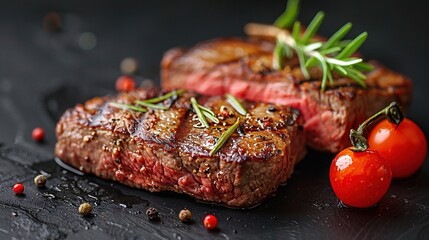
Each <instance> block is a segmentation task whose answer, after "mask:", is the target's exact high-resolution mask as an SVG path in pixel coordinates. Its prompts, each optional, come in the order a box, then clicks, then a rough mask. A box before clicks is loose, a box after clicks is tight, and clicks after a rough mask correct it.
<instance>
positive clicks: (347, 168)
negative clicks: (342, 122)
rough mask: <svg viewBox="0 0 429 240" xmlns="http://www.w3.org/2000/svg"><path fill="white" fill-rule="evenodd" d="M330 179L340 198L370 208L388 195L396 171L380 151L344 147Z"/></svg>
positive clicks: (333, 163) (354, 205) (334, 163)
mask: <svg viewBox="0 0 429 240" xmlns="http://www.w3.org/2000/svg"><path fill="white" fill-rule="evenodd" d="M329 178H330V180H331V186H332V189H333V190H334V192H335V194H336V195H337V197H338V198H339V199H340V200H341V201H342V202H343V203H344V204H346V205H347V206H351V207H358V208H366V207H371V206H373V205H375V204H376V203H377V202H379V201H380V200H381V198H383V196H384V195H385V194H386V192H387V190H388V188H389V186H390V182H391V180H392V171H391V170H390V168H389V166H388V164H387V163H386V161H385V159H384V158H383V157H382V156H381V155H380V153H378V152H377V151H374V150H371V149H367V150H365V151H363V152H354V151H352V150H351V149H349V148H346V149H344V150H343V151H341V152H340V153H338V155H337V156H336V157H335V158H334V160H333V161H332V164H331V168H330V172H329Z"/></svg>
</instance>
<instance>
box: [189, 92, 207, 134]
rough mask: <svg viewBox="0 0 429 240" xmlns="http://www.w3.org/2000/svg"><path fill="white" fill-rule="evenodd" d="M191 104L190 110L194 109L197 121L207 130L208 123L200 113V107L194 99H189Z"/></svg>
mask: <svg viewBox="0 0 429 240" xmlns="http://www.w3.org/2000/svg"><path fill="white" fill-rule="evenodd" d="M191 104H192V108H193V109H194V111H195V113H196V114H197V116H198V120H199V121H200V123H201V124H202V125H203V126H204V127H205V128H208V127H209V123H208V122H207V120H206V117H205V115H204V114H203V113H202V110H201V108H200V107H201V106H200V105H199V104H198V102H197V100H196V99H195V98H194V97H191Z"/></svg>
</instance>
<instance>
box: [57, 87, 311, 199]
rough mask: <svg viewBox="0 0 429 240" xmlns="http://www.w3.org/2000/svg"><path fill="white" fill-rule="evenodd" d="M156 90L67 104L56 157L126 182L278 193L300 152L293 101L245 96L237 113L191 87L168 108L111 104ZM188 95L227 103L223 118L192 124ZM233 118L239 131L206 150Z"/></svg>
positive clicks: (253, 195) (157, 187)
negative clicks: (204, 125)
mask: <svg viewBox="0 0 429 240" xmlns="http://www.w3.org/2000/svg"><path fill="white" fill-rule="evenodd" d="M159 94H160V93H159V92H158V91H157V90H143V89H138V90H136V91H133V92H130V93H123V94H119V95H117V96H113V97H99V98H94V99H91V100H89V101H87V102H86V103H84V104H78V105H77V106H76V107H74V108H73V109H69V110H67V111H66V112H65V113H64V115H63V116H62V117H61V119H60V121H59V122H58V124H57V128H56V133H57V139H58V142H57V145H56V149H55V154H56V156H57V157H59V158H60V159H62V160H63V161H65V162H66V163H68V164H70V165H71V166H74V167H76V168H78V169H80V170H81V171H83V172H86V173H93V174H95V175H97V176H99V177H102V178H105V179H111V180H115V181H119V182H121V183H123V184H126V185H129V186H133V187H138V188H144V189H147V190H149V191H163V190H169V191H175V192H179V193H185V194H188V195H191V196H193V197H195V198H197V199H200V200H204V201H210V202H216V203H220V204H225V205H227V206H232V207H250V206H253V205H255V204H258V203H260V202H261V201H262V200H263V199H265V198H266V197H268V196H270V195H271V194H272V193H273V192H274V191H276V189H277V187H278V186H279V185H280V184H281V183H284V182H285V181H286V180H287V179H288V178H289V177H290V176H291V174H292V172H293V167H294V165H295V164H296V162H297V161H298V160H299V159H301V158H302V157H303V155H304V153H305V144H304V136H303V130H302V126H301V120H300V118H299V112H298V111H297V110H295V109H293V108H291V107H285V106H281V105H269V104H264V103H254V102H243V104H244V106H245V107H246V109H247V110H248V112H249V114H248V115H247V116H241V115H238V113H237V112H235V111H234V110H233V108H232V107H231V106H230V105H229V104H228V103H227V101H226V100H225V99H224V98H223V97H204V96H198V95H196V94H195V93H192V92H185V93H184V94H182V95H181V96H180V97H179V98H178V99H177V100H171V99H170V100H166V101H165V102H164V104H171V107H170V109H168V110H149V111H148V112H146V113H140V112H135V111H131V110H123V109H118V108H115V107H112V106H111V104H110V103H111V102H118V103H126V104H132V103H133V102H134V101H135V100H142V99H148V98H152V97H155V96H157V95H159ZM192 96H195V97H197V99H198V101H199V103H200V104H202V105H204V106H206V107H209V108H211V109H212V110H213V111H214V112H215V114H219V113H220V111H221V110H220V109H221V108H222V109H223V110H225V109H224V106H225V107H227V112H228V114H227V115H225V111H223V114H222V116H223V119H221V120H220V123H219V124H213V123H211V124H210V128H208V129H204V128H197V127H194V125H195V124H196V123H197V121H196V120H195V118H194V115H195V114H194V113H193V111H192V110H191V106H190V101H189V98H190V97H192ZM268 108H269V109H270V110H267V109H268ZM219 116H221V115H219ZM238 117H240V120H241V125H240V126H241V129H240V131H239V132H240V134H239V133H237V132H236V133H234V134H233V135H232V137H231V138H230V139H229V141H228V142H227V143H226V144H225V145H224V146H223V147H222V148H221V149H220V150H219V151H218V152H217V153H216V154H214V156H210V155H209V152H210V150H211V148H212V147H213V146H214V144H215V143H216V141H217V139H218V138H219V137H220V135H221V134H222V132H224V131H225V130H226V129H228V128H229V127H230V126H231V125H232V124H234V122H235V121H236V119H237V118H238Z"/></svg>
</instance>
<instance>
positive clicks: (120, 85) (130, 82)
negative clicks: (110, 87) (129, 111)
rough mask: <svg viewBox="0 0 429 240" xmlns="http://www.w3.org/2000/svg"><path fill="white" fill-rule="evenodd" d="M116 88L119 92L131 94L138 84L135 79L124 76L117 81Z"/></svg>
mask: <svg viewBox="0 0 429 240" xmlns="http://www.w3.org/2000/svg"><path fill="white" fill-rule="evenodd" d="M115 87H116V90H117V91H118V92H129V91H132V90H134V88H135V87H136V82H135V80H134V78H132V77H130V76H126V75H124V76H121V77H119V78H118V79H117V80H116V85H115Z"/></svg>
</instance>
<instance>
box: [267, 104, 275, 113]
mask: <svg viewBox="0 0 429 240" xmlns="http://www.w3.org/2000/svg"><path fill="white" fill-rule="evenodd" d="M267 111H268V112H275V111H276V108H275V107H274V106H273V105H269V106H268V108H267Z"/></svg>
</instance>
